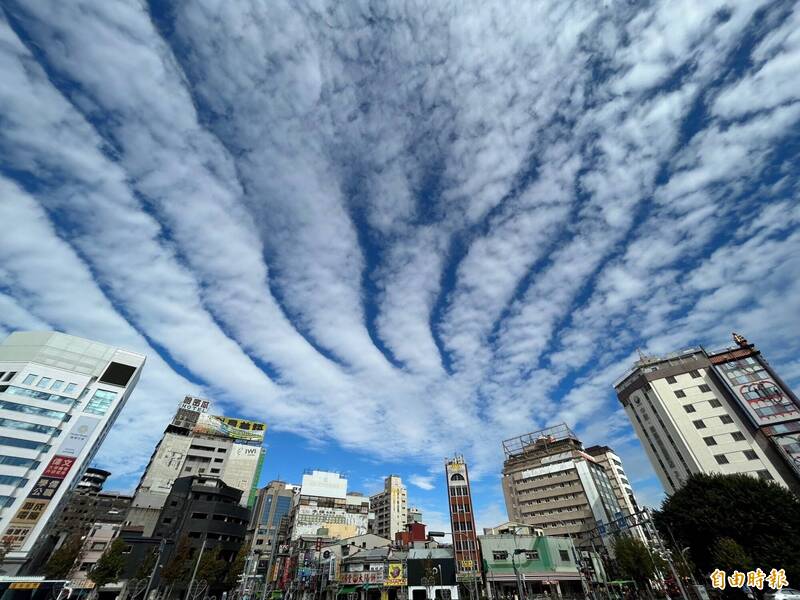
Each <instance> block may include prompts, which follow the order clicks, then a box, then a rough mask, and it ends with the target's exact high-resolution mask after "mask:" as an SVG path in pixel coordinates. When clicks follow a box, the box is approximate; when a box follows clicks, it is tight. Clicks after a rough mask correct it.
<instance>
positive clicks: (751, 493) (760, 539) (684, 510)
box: [655, 474, 800, 581]
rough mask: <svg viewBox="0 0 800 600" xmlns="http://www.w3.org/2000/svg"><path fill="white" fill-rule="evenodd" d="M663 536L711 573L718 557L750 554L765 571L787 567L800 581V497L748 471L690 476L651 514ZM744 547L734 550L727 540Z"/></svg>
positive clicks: (736, 558)
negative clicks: (684, 547)
mask: <svg viewBox="0 0 800 600" xmlns="http://www.w3.org/2000/svg"><path fill="white" fill-rule="evenodd" d="M655 520H656V525H657V527H658V528H659V529H660V530H661V532H662V535H663V537H664V539H667V540H669V539H671V538H672V536H674V537H675V540H676V542H677V544H678V545H679V546H680V547H683V546H688V547H689V548H691V553H692V557H693V558H694V561H695V563H696V565H697V567H698V568H700V569H701V570H702V571H703V572H705V573H710V572H711V571H713V570H714V569H715V568H717V567H719V568H722V566H720V565H718V564H717V563H716V561H717V560H718V559H721V558H726V559H727V560H734V559H735V560H740V559H745V558H749V559H750V564H752V565H754V566H758V567H761V568H762V569H764V570H766V571H767V572H769V569H772V568H777V569H780V568H784V569H786V576H787V578H788V579H789V581H792V580H794V581H797V580H800V499H798V498H797V497H796V496H795V495H794V494H792V493H791V492H790V491H789V490H787V489H785V488H783V487H781V486H779V485H778V484H776V483H774V482H771V481H763V480H760V479H756V478H755V477H750V476H749V475H744V474H738V475H692V476H691V477H689V479H688V480H687V481H686V483H685V485H684V486H683V487H682V488H681V489H679V490H678V491H676V492H675V493H674V494H672V496H670V497H669V498H668V499H667V500H665V501H664V503H663V504H662V506H661V510H660V511H658V512H657V513H656V514H655ZM723 538H728V539H729V540H731V541H733V542H735V543H736V544H737V545H738V546H739V547H740V548H742V549H743V552H744V554H743V555H741V554H738V551H737V550H736V548H735V547H734V546H732V545H731V544H730V542H727V541H725V542H723V541H721V540H722V539H723Z"/></svg>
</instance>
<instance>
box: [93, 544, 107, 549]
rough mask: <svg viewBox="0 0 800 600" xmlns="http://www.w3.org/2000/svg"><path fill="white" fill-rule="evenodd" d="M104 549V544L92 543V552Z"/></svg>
mask: <svg viewBox="0 0 800 600" xmlns="http://www.w3.org/2000/svg"><path fill="white" fill-rule="evenodd" d="M105 547H106V543H105V542H92V548H91V549H92V550H102V549H103V548H105Z"/></svg>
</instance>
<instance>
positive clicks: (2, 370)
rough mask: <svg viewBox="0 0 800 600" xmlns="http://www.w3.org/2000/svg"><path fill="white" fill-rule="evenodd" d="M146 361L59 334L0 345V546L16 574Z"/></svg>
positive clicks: (14, 338)
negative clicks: (6, 550) (5, 551)
mask: <svg viewBox="0 0 800 600" xmlns="http://www.w3.org/2000/svg"><path fill="white" fill-rule="evenodd" d="M144 363H145V357H144V356H143V355H141V354H136V353H134V352H128V351H126V350H122V349H119V348H115V347H112V346H107V345H105V344H101V343H99V342H94V341H91V340H86V339H83V338H78V337H74V336H70V335H65V334H63V333H57V332H17V333H12V334H11V335H10V336H8V338H6V339H5V341H3V343H2V344H0V452H1V453H2V458H0V539H2V540H3V542H4V543H5V544H6V545H7V546H8V547H9V552H8V553H7V554H6V556H5V558H4V561H3V566H4V569H5V570H6V572H7V573H17V572H19V570H20V569H21V568H22V566H23V565H24V564H25V563H26V562H27V561H28V560H29V559H30V558H31V556H32V555H33V553H34V547H35V546H37V544H38V542H39V540H40V537H41V536H42V534H43V533H46V530H47V529H48V527H49V526H50V521H51V518H52V517H53V515H55V514H57V512H58V511H59V510H60V506H59V505H60V504H61V503H62V501H63V500H64V498H65V495H66V494H67V493H68V492H69V490H70V489H71V488H72V487H73V485H74V484H75V483H76V481H77V480H79V479H80V477H81V475H82V474H83V472H84V470H85V469H86V467H87V466H88V464H89V462H91V460H92V458H93V457H94V455H95V453H96V452H97V449H98V448H99V447H100V444H101V443H102V442H103V440H104V439H105V437H106V435H107V434H108V431H109V430H110V428H111V426H112V424H113V423H114V421H115V420H116V418H117V416H118V415H119V413H120V411H121V410H122V408H123V407H124V406H125V403H126V402H127V400H128V398H129V396H130V394H131V392H132V390H133V388H134V387H135V385H136V383H137V382H138V380H139V375H140V373H141V370H142V368H143V367H144Z"/></svg>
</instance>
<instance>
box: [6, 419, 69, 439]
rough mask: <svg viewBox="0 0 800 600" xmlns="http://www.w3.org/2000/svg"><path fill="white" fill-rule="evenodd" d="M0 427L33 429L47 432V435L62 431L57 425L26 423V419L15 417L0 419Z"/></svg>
mask: <svg viewBox="0 0 800 600" xmlns="http://www.w3.org/2000/svg"><path fill="white" fill-rule="evenodd" d="M0 427H8V428H10V429H21V430H23V431H32V432H34V433H45V434H47V435H59V434H60V433H61V430H60V429H58V428H57V427H49V426H47V425H39V424H38V423H26V422H25V421H16V420H14V419H0Z"/></svg>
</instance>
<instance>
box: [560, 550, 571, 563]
mask: <svg viewBox="0 0 800 600" xmlns="http://www.w3.org/2000/svg"><path fill="white" fill-rule="evenodd" d="M558 556H559V558H560V559H561V560H563V561H564V562H569V552H567V551H566V550H559V551H558Z"/></svg>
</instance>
